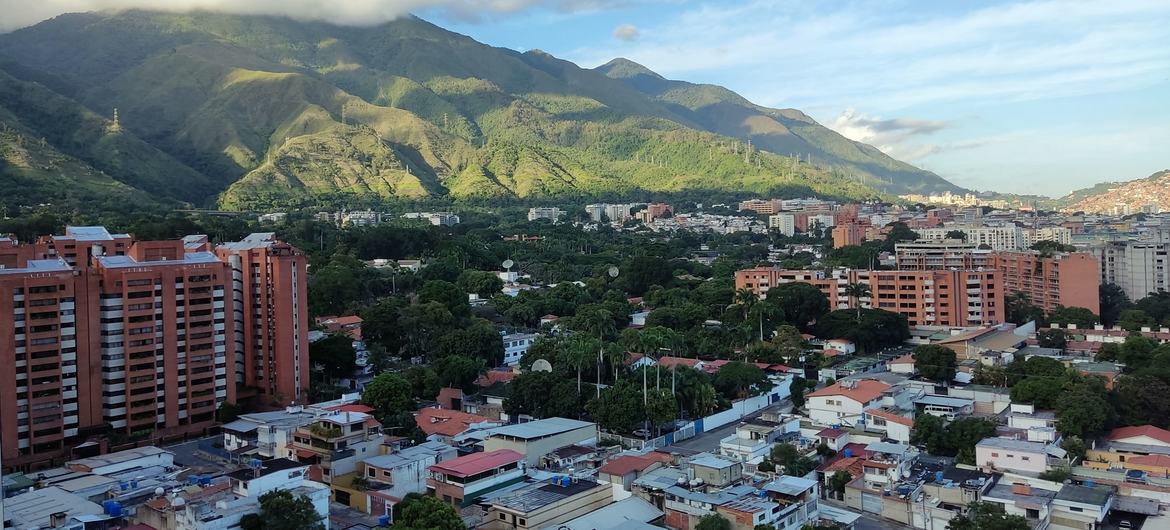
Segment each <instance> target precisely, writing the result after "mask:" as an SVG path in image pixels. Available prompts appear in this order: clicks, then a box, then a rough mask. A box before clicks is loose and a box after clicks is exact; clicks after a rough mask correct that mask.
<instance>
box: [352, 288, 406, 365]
mask: <svg viewBox="0 0 1170 530" xmlns="http://www.w3.org/2000/svg"><path fill="white" fill-rule="evenodd" d="M407 305H409V304H408V302H407V301H406V299H404V298H400V297H396V296H395V297H390V298H383V299H381V300H378V303H376V304H374V305H371V306H370V307H368V308H366V310H365V311H363V312H362V340H364V341H365V342H366V344H370V345H372V344H380V345H382V347H384V348H385V349H386V352H388V353H390V354H393V355H398V353H399V351H401V350H402V332H403V330H402V325H401V323H400V321H399V319H400V318H401V317H400V315H399V312H400V311H402V308H403V307H406V306H407Z"/></svg>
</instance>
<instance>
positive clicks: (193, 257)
mask: <svg viewBox="0 0 1170 530" xmlns="http://www.w3.org/2000/svg"><path fill="white" fill-rule="evenodd" d="M95 259H96V260H97V262H98V264H100V265H101V266H102V267H105V268H107V269H118V268H125V267H142V266H147V265H149V266H159V265H194V264H199V263H222V262H221V261H220V260H219V258H217V257H216V256H215V254H212V253H210V252H188V253H187V254H185V255H184V256H183V259H171V260H168V259H163V260H157V261H138V260H136V259H134V258H132V257H130V256H98V257H96V258H95Z"/></svg>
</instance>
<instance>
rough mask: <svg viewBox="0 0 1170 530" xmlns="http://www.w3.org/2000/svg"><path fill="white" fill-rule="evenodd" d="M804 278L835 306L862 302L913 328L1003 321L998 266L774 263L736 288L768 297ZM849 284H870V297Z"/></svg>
mask: <svg viewBox="0 0 1170 530" xmlns="http://www.w3.org/2000/svg"><path fill="white" fill-rule="evenodd" d="M791 282H804V283H809V284H812V285H814V286H816V287H817V288H818V289H820V290H821V292H822V293H824V294H825V296H826V297H827V298H828V299H829V306H830V307H831V308H833V309H850V308H855V307H857V306H858V305H860V306H861V307H864V308H875V309H882V310H885V311H890V312H894V313H901V314H903V315H906V317H907V319H909V321H910V325H911V326H984V325H991V324H999V323H1001V322H1003V318H1004V306H1003V281H1002V279H1001V278H1000V274H999V273H998V272H997V271H994V270H934V271H905V270H898V271H870V270H851V269H836V270H834V271H832V272H831V273H828V274H826V273H824V272H822V271H807V270H785V269H780V268H775V267H758V268H754V269H744V270H741V271H737V272H736V273H735V288H736V289H737V290H738V289H748V290H750V291H752V292H753V293H755V294H756V295H758V296H764V297H766V296H767V293H768V290H769V289H771V288H773V287H776V286H777V285H781V284H785V283H791ZM850 284H863V285H865V286H867V287H869V290H870V293H871V294H870V296H868V297H862V298H860V299H853V298H850V297H848V296H846V295H845V290H846V287H848V286H849V285H850Z"/></svg>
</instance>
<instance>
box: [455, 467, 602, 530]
mask: <svg viewBox="0 0 1170 530" xmlns="http://www.w3.org/2000/svg"><path fill="white" fill-rule="evenodd" d="M612 502H613V496H612V494H611V490H610V487H609V484H602V483H600V482H597V481H596V480H593V479H588V478H582V479H576V478H570V477H568V476H561V477H554V478H553V479H550V480H548V481H540V482H536V481H532V482H529V483H527V484H525V485H524V487H522V488H519V489H517V490H515V491H509V492H508V493H505V494H502V495H500V496H498V497H495V498H493V499H491V500H487V501H485V503H484V504H486V505H487V507H486V509H485V510H484V512H485V513H484V518H483V521H484V522H483V523H482V524H480V525H479V527H478V528H479V529H480V530H538V529H544V528H549V527H552V528H557V527H558V526H559V525H560V524H561V523H564V522H566V521H569V520H572V519H576V518H578V517H582V516H585V515H589V514H591V513H594V512H596V511H597V510H599V509H601V508H603V507H605V506H607V505H609V504H611V503H612Z"/></svg>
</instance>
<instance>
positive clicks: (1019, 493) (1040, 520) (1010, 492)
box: [983, 478, 1057, 528]
mask: <svg viewBox="0 0 1170 530" xmlns="http://www.w3.org/2000/svg"><path fill="white" fill-rule="evenodd" d="M1007 481H1008V479H1007V478H1002V479H1000V480H999V481H998V482H997V483H996V484H995V485H994V486H992V487H991V489H989V490H988V491H987V492H986V493H984V494H983V501H984V502H992V503H995V504H998V505H1000V506H1002V507H1003V509H1004V512H1006V513H1007V514H1008V515H1019V516H1021V517H1023V518H1025V519H1027V521H1028V527H1029V528H1043V527H1045V526H1047V525H1048V524H1049V522H1050V520H1051V519H1050V518H1051V516H1052V501H1053V499H1055V498H1056V494H1057V492H1056V491H1052V490H1047V489H1041V488H1039V487H1033V486H1032V485H1031V484H1029V483H1028V482H1026V481H1025V482H1018V481H1013V482H1010V483H1009V482H1007Z"/></svg>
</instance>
